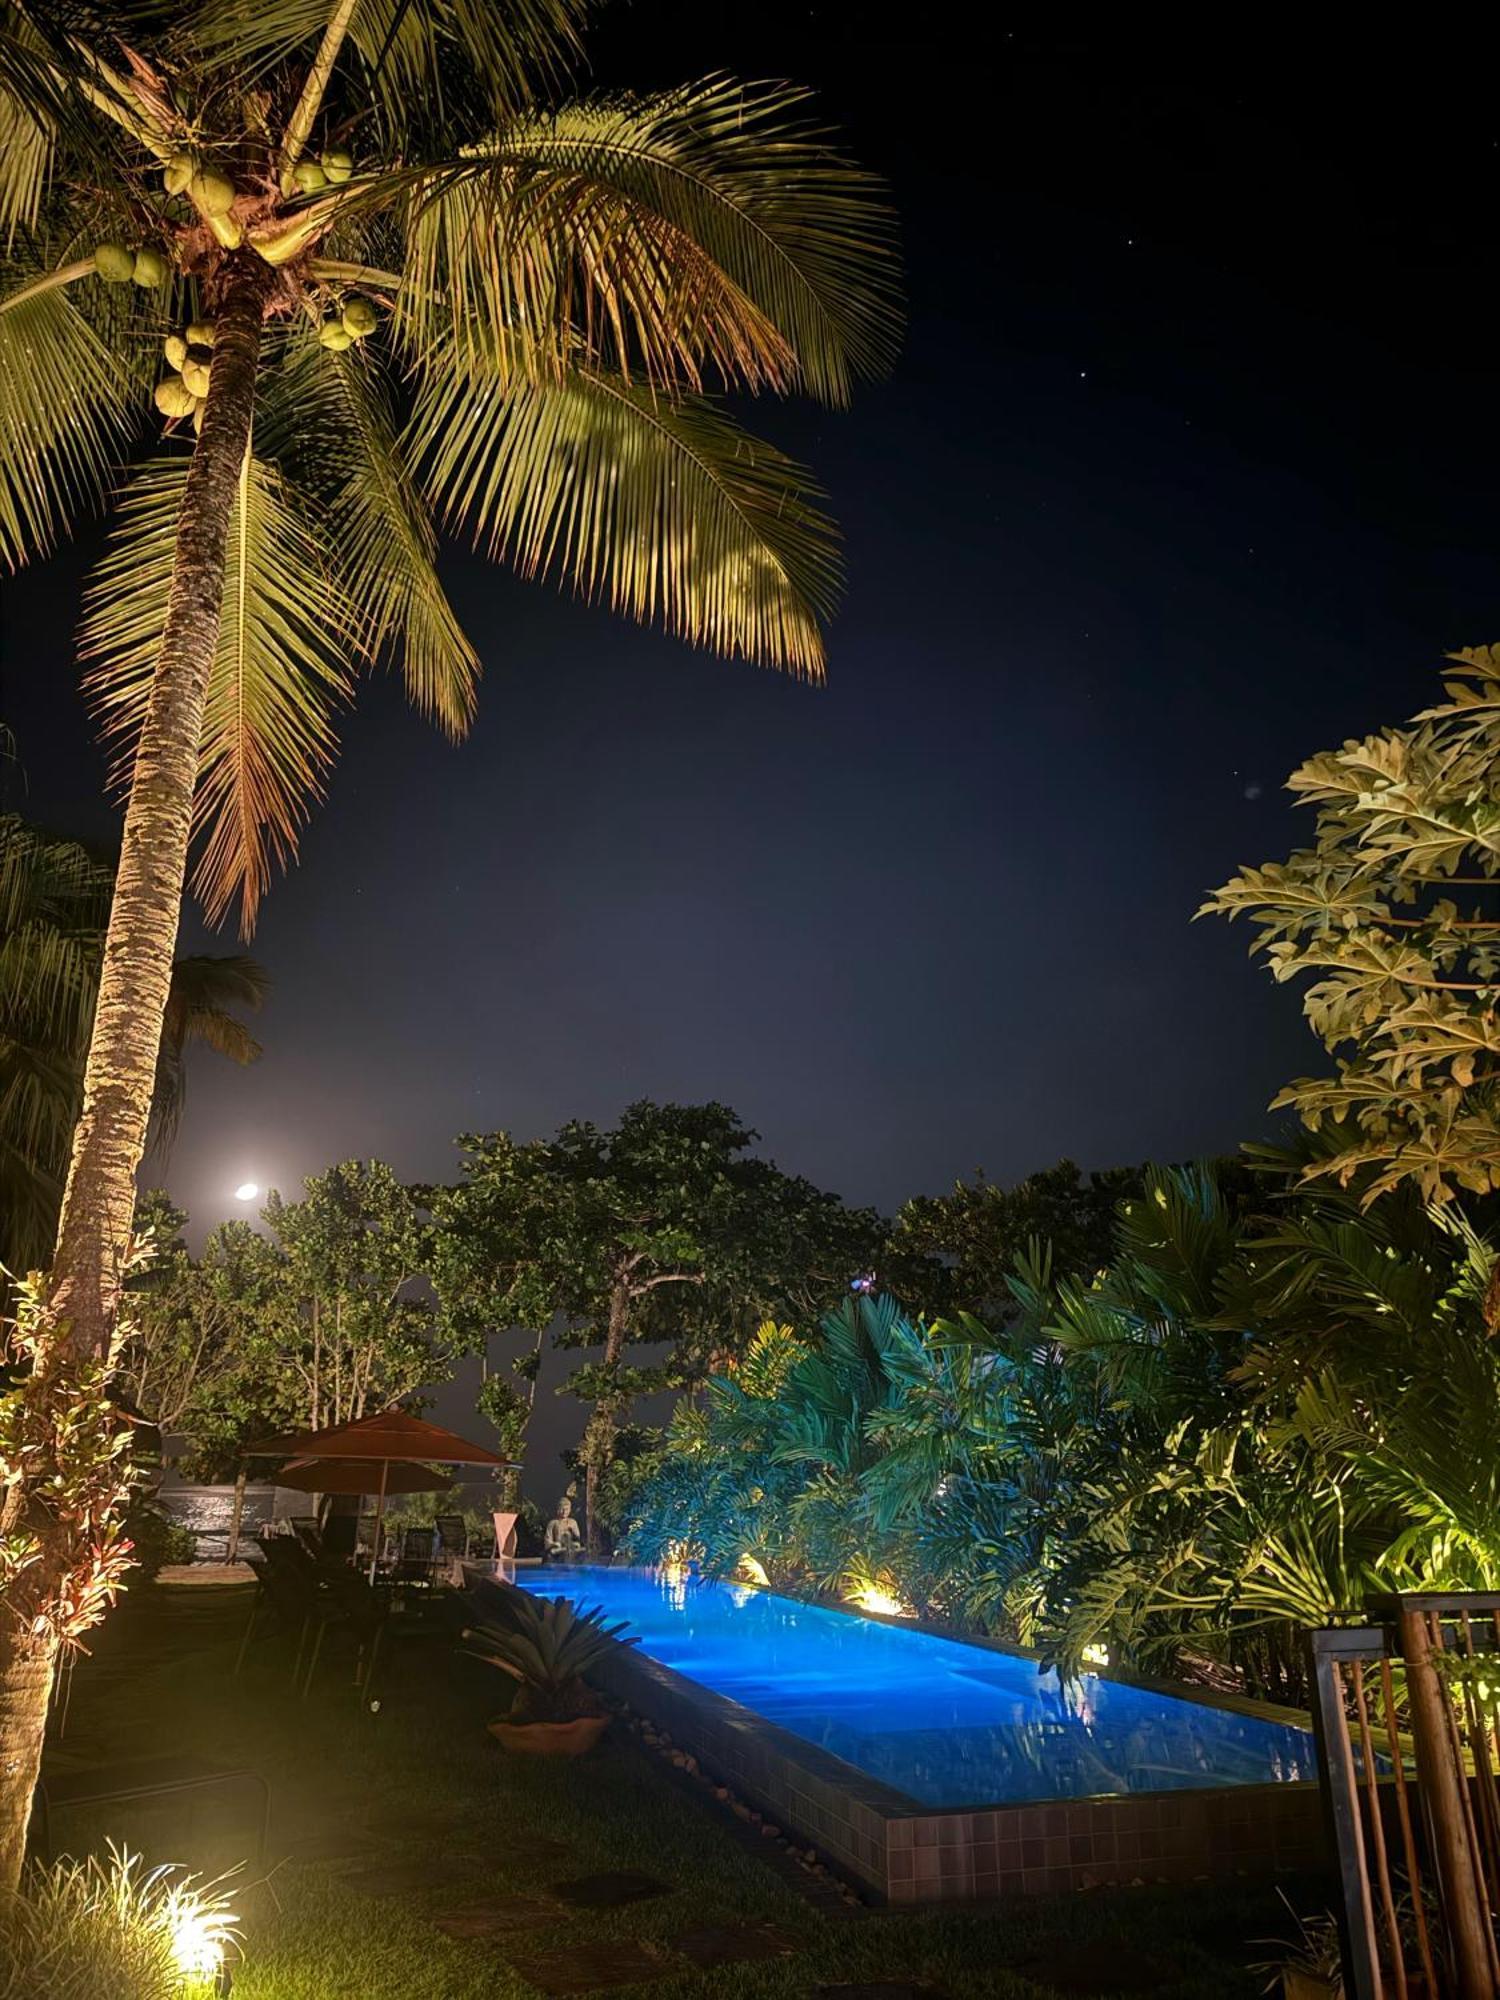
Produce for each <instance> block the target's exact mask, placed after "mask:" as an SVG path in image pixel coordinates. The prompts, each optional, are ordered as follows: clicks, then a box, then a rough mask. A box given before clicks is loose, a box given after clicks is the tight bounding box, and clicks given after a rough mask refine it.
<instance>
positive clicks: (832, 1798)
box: [476, 1566, 1326, 1905]
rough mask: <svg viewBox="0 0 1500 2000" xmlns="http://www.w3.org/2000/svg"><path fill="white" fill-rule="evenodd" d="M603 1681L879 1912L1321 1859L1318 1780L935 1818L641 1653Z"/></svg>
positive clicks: (1298, 1867) (1248, 1872)
mask: <svg viewBox="0 0 1500 2000" xmlns="http://www.w3.org/2000/svg"><path fill="white" fill-rule="evenodd" d="M476 1567H477V1566H476ZM489 1580H490V1581H492V1582H497V1583H498V1579H495V1578H494V1577H493V1575H491V1577H490V1579H489ZM499 1587H500V1588H502V1589H512V1588H514V1587H515V1586H513V1585H510V1584H506V1583H499ZM902 1622H903V1623H905V1622H906V1621H902ZM939 1636H944V1637H946V1636H948V1635H947V1634H942V1635H939ZM996 1650H1003V1649H999V1648H997V1649H996ZM597 1677H598V1678H599V1680H600V1681H601V1683H602V1685H603V1686H604V1688H605V1690H606V1692H608V1693H610V1694H612V1695H614V1696H615V1697H616V1698H617V1699H620V1700H623V1701H626V1702H628V1703H629V1704H630V1705H631V1706H632V1707H633V1708H635V1709H637V1710H638V1711H639V1712H640V1713H641V1714H642V1715H644V1716H647V1717H649V1719H650V1720H651V1721H652V1722H654V1723H655V1724H656V1725H657V1726H658V1727H660V1728H663V1729H665V1730H667V1731H668V1732H669V1733H670V1735H671V1736H672V1739H673V1742H674V1744H675V1745H676V1746H677V1747H679V1748H681V1749H682V1750H685V1751H687V1752H688V1753H689V1754H691V1755H692V1756H693V1757H695V1758H696V1759H697V1761H698V1763H699V1764H700V1765H701V1766H702V1767H703V1769H704V1771H705V1772H707V1773H709V1774H710V1775H712V1776H713V1777H714V1778H716V1779H718V1780H719V1781H720V1782H721V1783H723V1784H725V1785H727V1786H728V1787H730V1789H731V1790H733V1791H734V1792H735V1793H737V1794H738V1795H739V1796H740V1797H742V1798H744V1799H746V1800H748V1801H749V1802H750V1803H752V1804H753V1805H755V1806H756V1807H757V1808H758V1809H759V1810H760V1811H761V1812H763V1813H765V1814H767V1815H768V1816H769V1817H770V1818H771V1819H773V1820H774V1821H775V1822H776V1824H777V1825H779V1826H781V1827H784V1828H785V1829H786V1830H787V1831H788V1832H795V1833H796V1834H798V1835H799V1836H800V1837H801V1838H802V1839H803V1840H805V1841H807V1842H809V1843H810V1844H811V1845H812V1846H814V1847H816V1848H817V1849H818V1850H819V1852H820V1853H822V1854H823V1855H825V1856H826V1857H827V1859H828V1860H829V1861H830V1862H831V1863H832V1865H833V1866H834V1867H835V1868H836V1869H838V1870H839V1871H840V1872H841V1873H843V1874H845V1875H847V1876H849V1877H850V1878H851V1879H853V1880H854V1881H856V1882H857V1883H858V1884H859V1885H860V1887H861V1888H863V1889H864V1890H865V1891H866V1892H867V1893H869V1894H871V1895H872V1896H874V1897H875V1899H876V1900H877V1901H879V1902H882V1903H889V1904H894V1905H910V1904H914V1903H927V1902H950V1901H952V1902H957V1901H974V1900H979V1899H983V1898H989V1897H996V1896H1015V1895H1046V1894H1056V1893H1059V1892H1067V1891H1072V1890H1082V1889H1096V1888H1104V1887H1109V1886H1129V1885H1134V1884H1137V1883H1147V1882H1182V1881H1192V1880H1198V1879H1206V1878H1213V1877H1217V1878H1221V1879H1222V1878H1226V1877H1233V1876H1243V1877H1259V1878H1265V1877H1269V1876H1275V1875H1283V1874H1295V1873H1300V1872H1303V1871H1306V1870H1308V1869H1311V1868H1316V1867H1319V1866H1321V1865H1323V1863H1324V1861H1325V1858H1326V1848H1325V1843H1324V1827H1323V1816H1322V1801H1321V1798H1320V1795H1319V1790H1318V1786H1317V1784H1316V1783H1315V1782H1313V1781H1310V1780H1309V1781H1305V1782H1304V1781H1296V1782H1290V1783H1285V1784H1268V1785H1221V1786H1213V1787H1209V1788H1206V1789H1204V1790H1199V1791H1172V1792H1135V1793H1130V1794H1127V1795H1124V1796H1110V1797H1097V1798H1091V1799H1057V1800H1033V1801H1028V1802H1026V1803H1025V1804H1019V1805H1008V1806H994V1805H980V1806H927V1805H924V1804H922V1803H921V1801H919V1800H916V1799H912V1798H909V1797H908V1796H907V1795H906V1794H905V1793H904V1792H899V1791H897V1790H895V1789H894V1787H892V1786H889V1785H885V1784H882V1783H881V1781H880V1780H879V1779H877V1778H873V1777H870V1776H869V1775H868V1774H866V1773H865V1772H863V1771H860V1770H858V1769H857V1768H856V1767H855V1766H854V1765H852V1764H848V1763H846V1762H845V1761H844V1760H843V1759H842V1758H840V1757H836V1756H835V1755H834V1754H833V1753H832V1752H831V1751H828V1750H824V1749H823V1748H821V1746H819V1745H818V1744H815V1743H810V1742H808V1741H807V1739H806V1738H804V1737H801V1736H797V1735H794V1734H793V1733H792V1731H790V1730H788V1729H784V1728H783V1727H782V1726H781V1725H780V1724H779V1723H776V1722H772V1721H771V1720H769V1718H768V1717H765V1716H763V1715H760V1714H759V1713H757V1711H755V1710H754V1709H750V1708H746V1707H744V1706H743V1705H742V1704H741V1703H739V1702H736V1701H734V1700H732V1699H731V1698H730V1697H729V1696H727V1695H722V1694H719V1693H717V1692H715V1690H714V1689H712V1688H708V1687H705V1686H703V1685H702V1683H701V1682H698V1681H694V1680H692V1679H690V1678H689V1677H688V1676H687V1675H686V1674H682V1673H679V1672H678V1671H677V1670H676V1669H675V1668H673V1667H667V1666H663V1665H662V1663H661V1662H660V1661H659V1660H654V1659H651V1658H650V1657H649V1656H647V1655H645V1654H642V1653H640V1652H638V1651H636V1650H635V1649H634V1648H632V1647H625V1646H621V1647H618V1648H616V1649H615V1651H614V1653H613V1654H612V1656H611V1657H610V1659H609V1661H608V1663H607V1665H606V1667H605V1669H604V1670H603V1672H602V1673H601V1674H599V1675H598V1676H597Z"/></svg>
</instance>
